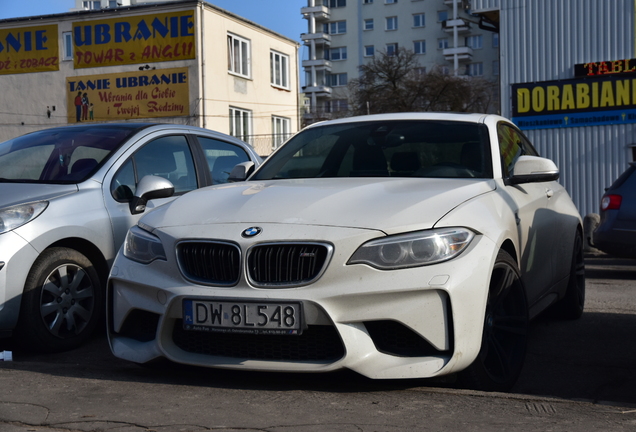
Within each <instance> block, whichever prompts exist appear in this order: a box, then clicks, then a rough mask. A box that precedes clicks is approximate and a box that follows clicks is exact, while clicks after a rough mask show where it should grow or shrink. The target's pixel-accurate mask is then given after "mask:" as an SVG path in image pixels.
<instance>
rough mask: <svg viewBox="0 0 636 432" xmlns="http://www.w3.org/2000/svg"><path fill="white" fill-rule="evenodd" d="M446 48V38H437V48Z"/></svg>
mask: <svg viewBox="0 0 636 432" xmlns="http://www.w3.org/2000/svg"><path fill="white" fill-rule="evenodd" d="M446 48H448V38H443V39H437V49H446Z"/></svg>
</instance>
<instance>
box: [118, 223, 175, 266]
mask: <svg viewBox="0 0 636 432" xmlns="http://www.w3.org/2000/svg"><path fill="white" fill-rule="evenodd" d="M124 256H125V257H126V258H128V259H131V260H133V261H137V262H140V263H142V264H149V263H151V262H153V261H154V260H158V259H160V260H164V261H165V260H166V253H165V251H164V250H163V245H162V244H161V240H159V237H157V236H155V235H154V234H151V233H149V232H148V231H145V230H143V229H141V228H139V227H138V226H134V227H132V228H130V229H129V230H128V234H126V241H125V243H124Z"/></svg>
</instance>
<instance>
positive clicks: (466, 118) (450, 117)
mask: <svg viewBox="0 0 636 432" xmlns="http://www.w3.org/2000/svg"><path fill="white" fill-rule="evenodd" d="M487 117H497V118H499V119H501V120H505V121H508V122H509V120H507V119H505V118H504V117H500V116H497V115H494V114H480V113H452V112H407V113H391V114H371V115H364V116H356V117H347V118H341V119H336V120H327V121H324V122H318V123H314V124H312V125H310V126H308V128H309V127H315V126H323V125H331V124H347V123H358V122H377V121H391V120H443V121H457V122H469V123H484V122H485V121H486V118H487Z"/></svg>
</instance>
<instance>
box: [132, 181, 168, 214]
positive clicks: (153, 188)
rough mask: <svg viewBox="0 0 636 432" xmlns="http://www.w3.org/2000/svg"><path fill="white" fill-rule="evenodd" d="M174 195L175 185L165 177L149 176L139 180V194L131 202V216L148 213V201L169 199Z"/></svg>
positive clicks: (136, 193)
mask: <svg viewBox="0 0 636 432" xmlns="http://www.w3.org/2000/svg"><path fill="white" fill-rule="evenodd" d="M172 194H174V185H173V184H172V183H171V182H170V180H166V179H165V178H163V177H159V176H154V175H147V176H145V177H143V178H142V179H141V180H139V184H138V185H137V192H135V196H134V197H133V198H132V200H131V201H130V214H139V213H143V212H144V211H146V204H147V203H148V201H150V200H152V199H157V198H168V197H171V196H172Z"/></svg>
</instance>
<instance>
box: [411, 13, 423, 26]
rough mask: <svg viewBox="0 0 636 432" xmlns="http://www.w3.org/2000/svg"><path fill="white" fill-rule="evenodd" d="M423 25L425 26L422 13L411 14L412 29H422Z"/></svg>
mask: <svg viewBox="0 0 636 432" xmlns="http://www.w3.org/2000/svg"><path fill="white" fill-rule="evenodd" d="M424 25H425V20H424V14H423V13H418V14H413V27H424Z"/></svg>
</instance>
